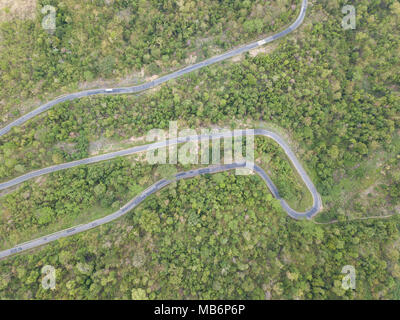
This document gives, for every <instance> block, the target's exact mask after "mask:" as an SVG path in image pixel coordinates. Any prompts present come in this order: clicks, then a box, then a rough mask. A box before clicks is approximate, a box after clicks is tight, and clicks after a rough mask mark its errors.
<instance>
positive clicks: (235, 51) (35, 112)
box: [0, 0, 307, 137]
mask: <svg viewBox="0 0 400 320" xmlns="http://www.w3.org/2000/svg"><path fill="white" fill-rule="evenodd" d="M306 10H307V0H303V1H302V3H301V9H300V14H299V15H298V16H297V19H296V20H295V21H294V22H293V23H292V24H291V25H290V26H289V27H288V28H286V29H285V30H283V31H281V32H279V33H277V34H275V35H272V36H269V37H267V38H265V39H262V40H260V41H256V42H252V43H250V44H247V45H245V46H242V47H239V48H236V49H233V50H230V51H227V52H225V53H223V54H221V55H218V56H215V57H212V58H209V59H207V60H204V61H202V62H199V63H196V64H193V65H190V66H188V67H185V68H183V69H180V70H178V71H175V72H173V73H171V74H167V75H165V76H163V77H160V78H158V79H155V80H153V81H150V82H146V83H144V84H141V85H138V86H133V87H123V88H114V89H105V88H104V89H93V90H85V91H80V92H76V93H71V94H67V95H64V96H61V97H58V98H56V99H55V100H52V101H50V102H47V103H45V104H43V105H41V106H40V107H38V108H37V109H35V110H32V111H31V112H29V113H27V114H25V115H23V116H22V117H20V118H18V119H16V120H15V121H13V122H11V123H9V124H8V125H6V126H5V127H3V128H1V129H0V137H1V136H3V135H5V134H6V133H7V132H9V131H10V130H11V128H12V127H15V126H19V125H21V124H23V123H25V122H26V121H28V120H30V119H32V118H34V117H36V116H37V115H39V114H41V113H42V112H45V111H47V110H49V109H50V108H52V107H53V106H55V105H56V104H59V103H61V102H64V101H70V100H75V99H79V98H82V97H88V96H93V95H98V94H122V93H137V92H141V91H144V90H147V89H150V88H153V87H155V86H158V85H159V84H162V83H164V82H167V81H169V80H171V79H175V78H178V77H180V76H182V75H184V74H187V73H190V72H193V71H195V70H198V69H201V68H204V67H206V66H209V65H212V64H214V63H216V62H220V61H223V60H226V59H229V58H232V57H234V56H236V55H239V54H241V53H244V52H247V51H250V50H252V49H254V48H257V47H260V46H263V45H264V44H266V43H269V42H272V41H274V40H277V39H279V38H282V37H284V36H286V35H287V34H289V33H290V32H292V31H293V30H295V29H297V28H298V27H299V26H300V25H301V23H302V22H303V20H304V16H305V14H306Z"/></svg>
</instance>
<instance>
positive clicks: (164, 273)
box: [0, 173, 400, 299]
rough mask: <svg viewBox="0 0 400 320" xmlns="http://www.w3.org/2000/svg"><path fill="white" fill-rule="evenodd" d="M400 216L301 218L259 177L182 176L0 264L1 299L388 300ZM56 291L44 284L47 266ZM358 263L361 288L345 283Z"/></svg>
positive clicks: (395, 273) (398, 273)
mask: <svg viewBox="0 0 400 320" xmlns="http://www.w3.org/2000/svg"><path fill="white" fill-rule="evenodd" d="M399 225H400V224H399V220H398V217H396V218H394V219H391V220H390V221H378V220H375V221H365V222H350V223H343V224H336V225H328V226H320V225H315V224H314V223H313V222H311V221H303V222H299V221H295V220H293V219H291V218H289V217H287V215H286V213H284V212H283V211H282V210H281V209H280V205H279V202H278V201H276V200H275V199H273V198H272V196H271V195H270V194H269V192H268V191H267V189H266V188H265V185H264V183H263V182H262V180H261V179H260V178H259V177H257V176H235V175H233V174H229V173H220V174H215V175H210V176H202V177H197V178H194V179H190V180H181V181H180V182H178V183H177V185H176V187H169V188H167V189H164V190H162V191H161V192H159V193H158V194H156V195H153V196H151V197H150V198H149V199H147V200H146V201H145V202H144V203H143V204H141V205H140V206H139V207H138V208H137V209H136V210H134V211H133V212H132V213H131V214H128V215H127V216H125V217H123V218H121V219H119V220H118V221H115V222H113V223H110V224H108V225H105V226H102V227H100V228H98V229H95V230H91V231H89V232H85V233H83V234H79V235H75V236H73V237H70V238H65V239H63V240H60V241H57V242H55V243H52V244H49V245H47V246H46V247H45V248H41V249H37V250H35V253H29V254H21V255H19V256H16V257H12V258H9V259H7V260H4V261H0V274H1V277H0V298H2V299H4V298H15V297H18V298H35V299H55V298H58V299H72V298H74V299H87V298H92V299H99V298H101V299H106V298H124V299H131V298H137V297H142V298H149V299H163V298H168V299H178V298H202V299H206V298H208V299H215V298H228V299H230V298H241V299H245V298H252V299H264V298H266V297H267V298H268V297H272V298H274V299H278V298H300V299H304V298H306V299H312V298H315V299H316V298H319V299H321V298H325V299H327V298H330V299H334V298H345V299H347V298H363V297H371V298H375V299H377V298H380V297H389V296H390V294H391V293H392V292H393V291H396V290H397V291H398V289H397V285H396V282H398V281H399V278H400V265H399V252H398V243H399V239H400V236H399V230H398V228H399ZM46 264H50V265H52V266H54V267H55V268H56V275H57V282H56V290H54V291H51V290H47V291H45V290H43V288H42V286H41V284H40V281H41V278H42V275H41V274H40V270H41V267H42V266H43V265H46ZM347 264H350V265H354V266H355V268H356V270H357V290H356V291H352V290H350V291H344V290H343V289H342V288H341V278H342V276H343V275H342V274H341V273H340V272H341V269H342V267H343V266H344V265H347Z"/></svg>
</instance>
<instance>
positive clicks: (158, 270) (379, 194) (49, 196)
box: [0, 0, 400, 299]
mask: <svg viewBox="0 0 400 320" xmlns="http://www.w3.org/2000/svg"><path fill="white" fill-rule="evenodd" d="M62 3H63V4H61V2H58V1H47V2H45V1H41V2H40V4H41V5H44V4H53V5H56V6H57V8H59V7H60V11H59V12H58V15H57V24H58V25H60V29H59V30H58V29H57V31H56V32H55V34H54V35H52V36H49V35H48V34H47V33H45V32H44V31H43V30H41V29H40V19H39V17H37V18H36V20H32V21H29V22H28V21H25V20H23V21H15V22H12V23H11V22H5V23H2V24H1V26H0V30H1V31H0V39H1V42H0V46H1V47H2V48H6V49H5V50H0V58H1V59H0V71H1V72H0V103H1V106H2V111H1V112H2V115H3V116H4V117H3V121H4V123H6V122H7V121H9V120H10V119H11V118H13V117H15V116H16V115H18V114H19V111H18V110H23V109H24V108H23V107H25V108H29V106H28V107H27V105H26V104H25V102H26V101H28V100H29V99H39V100H41V99H45V100H46V97H48V95H45V94H51V93H53V92H55V91H57V90H58V91H59V92H68V91H71V90H72V89H73V88H75V89H76V88H77V87H78V85H77V84H78V83H81V82H88V83H91V82H93V83H95V82H96V81H97V80H99V79H100V78H102V79H104V78H109V79H115V83H117V82H118V81H120V80H121V79H122V78H123V77H125V76H127V75H129V74H130V73H132V72H140V70H141V69H142V68H143V69H144V70H145V75H153V74H160V73H165V72H168V70H171V69H174V70H175V69H176V68H177V67H178V66H180V65H184V64H185V63H187V62H189V60H190V59H189V60H186V59H188V58H189V57H190V55H191V53H192V52H195V56H196V59H203V58H205V57H208V56H211V55H213V54H215V53H216V52H222V50H226V49H227V48H229V47H232V46H234V45H237V44H240V43H244V42H246V41H249V40H251V39H255V38H257V37H258V36H259V35H261V34H264V33H271V32H276V31H277V30H280V29H282V27H283V26H284V25H286V24H287V23H289V22H291V21H293V19H294V18H295V16H296V14H297V11H296V10H297V9H298V4H297V2H296V4H297V5H296V7H295V8H293V9H292V5H293V4H295V2H293V3H292V2H289V1H276V2H275V1H273V2H269V3H268V4H266V3H264V2H263V1H218V2H217V1H198V2H196V3H197V4H198V5H196V6H194V5H193V4H194V3H195V2H194V1H113V2H111V1H110V5H105V4H104V3H105V2H103V1H86V2H85V3H84V5H82V6H81V7H80V10H73V8H74V5H76V2H75V1H72V0H68V1H63V2H62ZM111 3H112V5H111ZM345 4H347V2H344V1H330V0H329V1H328V0H327V1H309V7H308V9H307V15H306V19H305V21H304V23H303V24H302V26H301V27H300V28H299V29H298V30H296V31H295V32H294V33H292V34H290V35H288V36H287V37H286V38H284V39H282V40H279V41H278V42H276V43H272V44H271V45H268V46H266V47H265V51H264V52H259V53H258V55H256V54H247V55H244V56H242V57H239V58H238V59H232V60H231V61H228V62H226V63H223V64H219V65H214V66H211V67H207V68H205V69H202V70H200V71H196V72H194V73H193V74H190V75H188V76H185V77H183V78H181V79H177V80H174V81H172V82H170V83H167V84H165V85H163V86H161V87H159V88H156V89H154V90H151V91H150V92H147V93H145V94H142V95H140V96H107V97H101V96H98V97H93V98H85V99H80V100H75V101H71V102H66V103H63V104H60V105H57V106H56V107H54V108H53V109H52V110H51V111H49V112H47V113H46V114H43V115H42V116H40V117H37V118H35V119H33V120H32V121H29V122H28V123H27V124H25V125H24V126H22V127H18V128H14V129H13V130H12V132H10V134H7V135H5V136H3V137H1V138H0V180H1V181H6V180H8V179H10V178H11V177H15V176H18V175H21V174H22V173H25V172H29V171H31V170H33V169H37V168H43V167H46V166H49V165H52V164H55V163H62V162H66V161H71V160H74V159H80V158H84V157H87V156H90V155H94V154H96V153H99V152H100V153H101V152H106V151H107V150H110V149H113V150H115V149H122V148H124V147H126V146H127V145H132V144H141V143H142V142H143V141H141V140H140V139H139V140H135V139H138V137H141V136H143V135H145V134H146V133H147V131H148V130H150V129H153V128H161V129H166V128H167V127H168V122H169V121H175V120H179V123H180V125H181V126H182V127H190V128H200V127H208V126H216V125H218V126H224V127H232V128H254V127H268V128H269V127H271V128H273V129H274V130H277V131H279V133H281V134H283V135H284V136H285V137H286V139H287V140H288V141H289V143H290V144H291V146H292V147H293V149H294V151H295V152H296V155H297V156H298V158H299V159H300V160H301V162H302V163H303V164H304V167H305V168H306V170H307V172H308V173H309V174H310V176H311V178H312V180H313V181H314V183H315V185H316V187H317V189H318V191H319V192H320V193H321V195H322V200H323V204H324V211H323V212H322V213H321V214H320V215H319V216H317V218H316V221H301V222H299V221H294V220H292V219H290V218H289V217H287V216H286V214H285V213H284V212H283V211H282V210H281V208H280V206H279V203H278V202H277V201H276V200H275V199H273V197H272V195H271V194H270V193H269V192H268V190H267V189H266V188H265V185H264V184H263V183H262V181H261V180H260V179H259V178H258V177H257V176H246V177H240V176H235V175H234V174H232V173H221V174H216V175H212V176H203V177H199V178H195V179H192V180H185V181H180V182H179V183H177V184H176V185H174V186H170V187H168V188H166V189H165V190H162V191H161V192H160V193H159V194H157V195H153V196H152V197H151V198H149V199H147V200H146V201H145V202H144V203H143V204H142V205H141V206H140V207H139V208H137V209H135V210H133V211H132V212H131V213H129V214H128V215H127V216H125V217H124V218H122V219H120V220H119V221H116V222H113V223H110V224H108V225H105V226H102V227H100V228H99V229H94V230H91V231H90V232H87V233H84V234H79V235H76V236H73V237H71V238H67V239H63V240H61V241H58V242H55V243H53V244H50V245H48V246H45V247H43V248H40V249H37V250H35V251H33V252H31V253H27V254H21V255H19V256H16V257H12V258H9V259H7V260H4V261H1V262H0V270H1V272H0V297H1V298H14V297H18V298H49V299H51V298H69V299H71V298H126V299H132V298H133V299H135V298H150V299H156V298H158V299H160V298H210V299H214V298H242V299H245V298H254V299H265V298H267V299H268V298H273V299H279V298H300V299H313V298H314V299H315V298H320V299H321V298H324V299H327V298H329V299H332V298H344V299H353V298H357V299H366V298H374V299H381V298H396V299H399V298H400V260H399V241H400V233H399V232H400V230H399V229H400V224H399V220H398V217H397V216H396V215H395V214H398V213H399V208H400V207H399V206H400V202H399V201H400V138H399V133H400V132H399V130H400V116H399V115H400V97H399V86H400V77H399V67H398V66H399V65H400V63H399V62H400V61H399V59H400V58H399V54H398V53H399V49H400V47H399V45H400V30H399V22H400V6H399V3H398V1H395V0H375V1H367V0H362V1H357V2H354V3H353V4H354V5H355V7H356V10H357V11H356V12H357V27H356V29H355V30H343V28H342V26H341V19H342V17H343V14H342V13H341V8H342V6H343V5H345ZM193 6H194V7H193ZM178 7H179V8H180V10H176V9H177V8H178ZM128 9H129V10H128ZM194 9H195V10H194ZM140 10H148V11H146V12H151V13H152V14H151V15H144V14H139V13H140V12H141V11H140ZM87 12H92V13H93V14H91V15H89V18H88V19H84V17H85V16H88V15H87ZM124 12H125V13H124ZM126 12H129V14H128V13H126ZM142 12H143V11H142ZM116 13H119V14H118V15H117V14H116ZM192 15H194V16H195V17H197V19H193V16H192ZM145 19H148V20H149V21H147V20H145ZM271 20H274V23H273V24H272V23H268V21H271ZM71 21H73V22H74V23H71ZM99 21H101V22H103V23H97V22H99ZM228 21H229V23H228ZM17 31H18V32H17ZM27 31H31V32H27ZM72 35H74V36H72ZM89 35H90V36H89ZM155 35H157V36H155ZM18 37H21V38H18ZM206 38H207V39H208V38H210V39H211V40H207V41H206ZM38 39H40V40H38ZM56 39H57V40H56ZM71 39H73V41H70V40H71ZM137 39H140V41H138V40H137ZM171 39H172V40H171ZM83 43H84V44H85V45H82V44H83ZM25 45H26V46H25ZM63 48H64V49H63ZM54 49H57V50H54ZM69 51H70V53H68V52H69ZM89 52H90V54H88V53H89ZM31 58H32V59H31ZM60 59H61V60H63V61H64V62H65V63H62V64H59V63H58V61H59V60H60ZM174 61H175V62H174ZM15 66H18V67H17V68H15ZM130 79H133V77H131V78H130ZM136 80H137V81H143V80H144V78H143V77H137V79H136ZM99 83H100V82H99ZM5 84H11V85H7V86H6V85H5ZM29 101H31V100H29ZM32 101H33V100H32ZM12 111H14V112H12ZM21 112H22V111H21ZM132 138H133V139H132ZM257 148H258V149H257V152H258V153H257V155H258V158H260V159H259V160H260V161H261V164H262V165H263V166H265V167H266V169H267V170H270V171H271V173H272V174H273V175H275V176H273V178H274V179H275V180H276V181H278V182H277V184H280V185H279V186H278V187H279V188H280V189H281V190H282V192H283V193H285V195H286V196H287V197H289V198H291V199H292V201H294V203H297V204H298V205H299V206H302V205H304V202H302V201H305V203H306V201H307V194H306V192H305V191H304V186H302V185H301V184H300V183H299V182H298V180H297V178H296V176H295V175H293V174H292V169H291V167H290V165H289V164H288V163H287V161H286V159H284V157H283V156H282V154H281V151H280V150H279V149H277V148H276V146H274V145H273V144H271V143H268V141H262V140H261V141H260V140H258V141H257ZM169 170H170V168H161V169H160V168H156V167H151V166H147V165H145V164H143V163H141V162H140V161H138V160H137V159H133V158H124V159H116V160H113V161H110V162H107V163H100V164H97V165H93V166H86V167H79V168H74V169H71V170H66V171H61V172H58V173H56V174H52V175H49V176H46V177H45V178H44V179H43V180H39V181H35V182H29V183H24V185H22V186H21V187H20V188H17V189H16V190H10V191H9V192H8V193H7V194H4V195H2V196H1V198H0V218H1V219H0V230H1V232H0V234H1V237H2V238H1V240H2V243H4V244H5V246H4V247H8V244H10V245H11V244H14V243H18V242H19V240H23V241H25V240H29V239H27V238H24V236H25V235H26V231H28V230H29V232H30V233H31V234H38V235H39V234H42V233H43V232H44V234H46V231H48V230H58V228H60V227H61V226H65V225H68V224H72V223H74V222H75V221H86V220H85V219H90V218H91V217H95V216H99V215H104V214H107V213H109V212H113V211H114V210H115V208H118V206H119V205H120V204H123V203H124V202H126V201H127V200H128V199H130V198H131V197H132V196H133V195H135V194H137V193H138V192H140V191H141V190H142V189H143V188H145V187H147V186H148V185H149V184H150V183H151V182H152V181H153V180H152V179H156V178H159V177H160V176H161V175H162V172H169ZM160 172H161V173H160ZM391 215H393V216H392V217H390V216H391ZM375 216H381V217H382V219H370V220H354V219H360V218H367V217H375ZM386 216H388V218H383V217H386ZM329 221H337V222H336V223H332V224H316V222H329ZM7 235H8V236H9V237H8V236H7ZM46 264H51V265H53V266H55V267H56V269H57V274H58V278H57V279H59V280H58V281H59V282H58V284H57V290H55V291H54V292H49V291H45V290H43V289H42V287H41V286H40V279H41V274H40V268H41V267H42V266H43V265H46ZM345 265H353V266H354V267H355V269H356V271H357V290H355V291H352V290H349V291H345V290H343V289H342V287H341V279H342V276H343V275H342V274H341V270H342V267H343V266H345Z"/></svg>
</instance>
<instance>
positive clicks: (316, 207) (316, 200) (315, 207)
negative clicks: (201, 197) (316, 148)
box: [0, 129, 322, 259]
mask: <svg viewBox="0 0 400 320" xmlns="http://www.w3.org/2000/svg"><path fill="white" fill-rule="evenodd" d="M250 135H254V136H255V135H261V136H264V137H268V138H271V139H272V140H274V141H275V142H277V143H278V144H279V145H280V146H281V148H282V149H283V150H284V151H285V153H286V155H287V157H288V158H289V160H290V161H291V162H292V164H293V166H294V168H295V169H296V171H297V172H298V174H299V175H300V177H301V178H302V179H303V182H304V183H305V185H306V186H307V188H308V190H309V191H310V193H311V196H312V199H313V204H312V207H311V208H310V209H309V210H307V211H306V212H298V211H296V210H294V209H292V208H291V207H290V206H289V204H288V203H287V202H286V201H285V200H284V199H282V197H281V196H280V195H279V191H278V189H277V187H276V186H275V184H274V183H273V182H272V180H271V179H270V177H269V176H268V175H267V174H266V173H265V171H264V170H263V169H262V168H260V167H259V166H257V165H256V164H254V163H252V162H246V161H243V162H235V163H232V164H223V165H216V166H212V167H208V168H200V169H194V170H190V171H186V172H180V173H177V174H176V175H175V178H174V179H171V180H167V179H162V180H160V181H158V182H156V183H155V184H153V185H152V186H151V187H149V188H147V189H146V190H145V191H143V192H142V193H141V194H140V195H139V196H137V197H135V198H133V199H132V200H131V201H129V202H128V203H127V204H126V205H124V206H123V207H122V208H121V209H119V210H118V211H116V212H114V213H112V214H110V215H107V216H105V217H103V218H100V219H97V220H95V221H92V222H89V223H87V224H82V225H79V226H76V227H73V228H70V229H65V230H62V231H59V232H56V233H53V234H51V235H47V236H44V237H40V238H37V239H35V240H32V241H28V242H25V243H23V244H19V245H17V246H16V247H14V248H11V249H7V250H4V251H1V252H0V259H1V258H4V257H7V256H10V255H12V254H15V253H18V252H21V251H25V250H28V249H32V248H35V247H38V246H41V245H43V244H46V243H49V242H52V241H54V240H57V239H60V238H64V237H68V236H71V235H73V234H76V233H80V232H83V231H86V230H89V229H92V228H94V227H97V226H99V225H102V224H105V223H108V222H110V221H113V220H115V219H117V218H119V217H121V216H122V215H124V214H126V213H128V212H129V211H130V210H132V209H133V208H135V207H136V206H137V205H138V204H139V203H141V202H142V201H143V200H145V199H146V198H147V197H148V196H150V195H151V194H153V193H155V192H157V191H159V190H160V189H162V188H164V187H165V186H167V185H168V184H170V183H171V182H174V181H177V180H181V179H187V178H192V177H195V176H197V175H202V174H212V173H216V172H221V171H227V170H232V169H237V168H243V167H246V168H248V169H250V170H253V171H254V172H255V173H257V174H258V175H259V176H260V177H261V178H262V179H263V180H264V182H265V183H266V185H267V186H268V188H269V190H270V191H271V193H272V195H273V196H274V197H275V198H276V199H278V200H279V201H280V204H281V206H282V208H283V209H284V210H285V211H286V212H287V214H288V215H289V216H290V217H292V218H294V219H303V218H307V219H311V218H312V217H313V216H315V215H316V214H317V213H318V212H319V211H320V210H321V208H322V201H321V197H320V195H319V193H318V191H317V189H316V188H315V186H314V184H313V183H312V181H311V179H310V178H309V176H308V175H307V173H306V171H305V170H304V168H303V167H302V165H301V164H300V162H299V161H298V159H297V158H296V156H295V154H294V153H293V151H292V150H291V149H290V147H289V146H288V145H287V144H286V142H285V141H284V140H283V139H282V137H280V136H279V135H278V134H276V133H275V132H271V131H268V130H265V129H254V130H253V129H247V130H235V131H233V132H232V131H227V132H224V131H222V132H219V133H215V134H210V135H192V136H186V137H179V138H176V139H170V140H165V141H160V142H155V143H151V144H147V145H143V146H137V147H132V148H129V149H125V150H121V151H116V152H111V153H107V154H103V155H99V156H95V157H91V158H86V159H81V160H77V161H72V162H67V163H63V164H59V165H55V166H52V167H48V168H44V169H40V170H36V171H33V172H30V173H27V174H24V175H22V176H20V177H18V178H15V179H13V180H10V181H7V182H4V183H1V184H0V190H3V189H6V188H9V187H12V186H15V185H17V184H19V183H21V182H24V181H27V180H29V179H32V178H34V177H39V176H42V175H44V174H47V173H50V172H56V171H60V170H64V169H67V168H73V167H76V166H80V165H86V164H91V163H96V162H100V161H104V160H109V159H113V158H116V157H120V156H126V155H132V154H136V153H139V152H144V151H149V150H155V149H159V148H165V147H168V146H170V145H176V144H180V143H185V142H189V141H196V142H198V141H201V140H206V139H207V140H216V139H223V138H228V137H240V136H250Z"/></svg>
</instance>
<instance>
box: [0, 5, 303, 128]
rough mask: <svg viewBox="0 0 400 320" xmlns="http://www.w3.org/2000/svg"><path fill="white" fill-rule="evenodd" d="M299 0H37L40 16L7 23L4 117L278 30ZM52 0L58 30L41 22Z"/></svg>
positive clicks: (0, 27)
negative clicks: (52, 98)
mask: <svg viewBox="0 0 400 320" xmlns="http://www.w3.org/2000/svg"><path fill="white" fill-rule="evenodd" d="M292 2H294V3H296V2H297V1H292V0H280V1H271V2H270V5H268V6H265V2H264V1H262V0H252V1H248V0H247V1H242V0H235V1H231V0H223V1H217V0H201V1H193V0H192V1H176V0H163V1H159V0H112V1H105V0H94V1H81V0H63V1H61V0H38V1H37V12H36V17H35V19H34V20H15V19H14V20H11V21H4V22H3V21H2V22H0V39H1V40H0V49H1V50H0V61H1V62H0V71H1V72H0V97H1V98H0V115H1V116H2V121H4V122H6V121H7V120H8V119H12V118H14V117H16V116H18V115H20V112H19V108H18V106H19V105H20V104H21V103H22V104H23V105H25V109H26V105H27V100H29V103H28V107H30V106H31V105H32V106H34V105H37V104H38V101H37V98H39V99H43V100H48V99H49V98H50V96H49V94H51V96H54V94H56V93H57V92H59V93H65V92H71V91H74V90H75V91H76V90H77V89H78V87H79V86H81V87H84V86H92V87H93V86H100V85H101V84H102V81H104V80H105V79H110V78H113V79H116V78H117V79H119V80H120V81H122V80H123V79H126V77H129V78H130V79H131V81H130V82H131V84H133V83H135V82H138V81H144V79H145V78H144V77H145V76H152V75H154V74H160V73H165V72H166V71H169V70H171V69H174V70H175V69H177V68H178V67H180V66H183V65H187V64H188V63H189V62H190V61H191V60H193V59H194V60H196V59H198V60H202V59H204V58H206V57H208V56H211V55H214V54H216V53H218V52H221V51H223V50H226V49H228V48H230V47H232V46H234V45H237V44H243V43H245V42H246V41H249V40H254V39H255V38H257V37H259V36H260V35H264V34H267V33H271V32H276V31H277V30H278V29H279V28H282V27H283V26H285V25H287V24H289V23H290V22H292V21H293V19H294V18H295V16H296V14H297V11H296V10H293V9H291V4H292ZM45 5H52V6H54V7H55V8H56V31H55V33H54V34H48V33H47V31H46V30H44V29H43V28H42V26H41V22H42V19H43V16H44V15H43V14H41V13H40V10H41V8H42V7H43V6H45ZM295 9H297V10H298V8H295ZM93 81H95V82H94V83H92V82H93ZM91 83H92V84H91ZM22 113H24V112H22Z"/></svg>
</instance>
